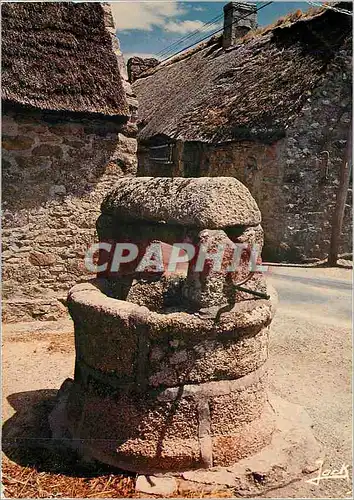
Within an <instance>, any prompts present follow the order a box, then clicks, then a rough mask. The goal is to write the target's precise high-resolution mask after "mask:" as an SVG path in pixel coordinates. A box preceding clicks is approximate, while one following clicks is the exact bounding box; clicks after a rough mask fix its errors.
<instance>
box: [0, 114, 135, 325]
mask: <svg viewBox="0 0 354 500" xmlns="http://www.w3.org/2000/svg"><path fill="white" fill-rule="evenodd" d="M126 129H127V125H117V124H115V123H111V122H107V121H103V120H102V121H93V120H87V119H86V120H83V119H82V120H80V121H78V120H74V119H69V118H68V117H67V116H66V117H63V116H61V117H50V116H48V115H44V114H43V113H40V112H32V113H30V112H28V111H26V112H20V111H16V112H15V111H11V112H10V111H7V112H6V113H4V114H3V121H2V134H3V136H2V137H3V141H4V144H5V147H4V148H3V153H2V200H3V240H2V250H3V269H2V284H3V299H4V305H3V312H4V321H6V322H14V321H31V320H38V319H39V320H54V319H57V318H58V317H60V316H63V315H65V308H64V306H63V305H62V302H65V298H66V294H67V291H68V289H69V288H70V287H71V286H72V285H73V284H74V283H76V282H78V281H82V280H85V279H87V277H88V275H89V274H88V271H87V270H86V269H85V267H84V255H85V251H86V249H87V248H88V247H89V245H90V244H91V243H92V242H93V241H94V240H95V222H96V219H97V217H98V215H99V206H100V202H101V201H102V199H103V197H104V195H105V194H106V193H107V191H108V190H109V189H111V188H112V186H113V185H114V184H115V182H116V181H117V179H119V178H120V177H121V176H124V175H126V176H133V175H135V172H136V158H135V150H136V140H135V138H134V137H127V135H125V134H127V131H126Z"/></svg>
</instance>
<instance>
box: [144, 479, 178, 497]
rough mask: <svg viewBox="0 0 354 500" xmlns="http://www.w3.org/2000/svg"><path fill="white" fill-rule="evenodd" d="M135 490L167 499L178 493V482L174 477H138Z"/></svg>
mask: <svg viewBox="0 0 354 500" xmlns="http://www.w3.org/2000/svg"><path fill="white" fill-rule="evenodd" d="M135 490H136V491H139V492H141V493H148V494H149V495H160V496H162V497H166V496H168V495H172V494H173V493H174V492H175V491H177V482H176V479H175V478H173V477H155V476H138V477H137V478H136V483H135Z"/></svg>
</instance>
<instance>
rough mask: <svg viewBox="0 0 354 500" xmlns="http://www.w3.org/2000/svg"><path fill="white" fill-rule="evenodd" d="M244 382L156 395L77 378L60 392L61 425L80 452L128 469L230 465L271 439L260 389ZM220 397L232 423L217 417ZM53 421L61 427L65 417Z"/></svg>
mask: <svg viewBox="0 0 354 500" xmlns="http://www.w3.org/2000/svg"><path fill="white" fill-rule="evenodd" d="M244 379H245V380H243V379H240V380H239V381H237V382H238V383H237V384H235V383H233V382H231V383H229V385H228V386H224V385H223V384H222V383H221V384H220V387H219V385H218V384H217V383H214V386H213V387H209V386H210V384H205V385H206V386H208V387H205V388H204V387H203V385H202V386H196V385H192V386H190V390H189V389H188V387H189V386H185V387H184V391H183V388H181V387H176V388H172V389H171V391H172V392H171V393H166V394H164V393H162V394H160V396H159V397H157V398H156V394H155V393H154V392H143V393H142V392H138V393H136V392H129V393H126V392H125V391H121V390H118V391H116V392H115V393H112V392H111V393H110V392H109V391H107V386H104V384H97V383H94V382H91V383H89V384H88V385H81V383H80V382H78V381H76V382H74V384H73V385H72V386H71V387H70V388H69V396H68V395H66V400H67V401H68V403H67V407H66V422H67V429H68V430H69V433H70V435H71V436H72V438H73V439H74V440H79V441H80V446H81V452H82V453H84V454H86V455H87V456H91V457H93V458H97V459H99V460H103V461H105V462H107V463H111V464H112V465H116V466H119V467H122V468H125V469H127V470H132V471H139V472H145V473H147V472H149V473H151V472H158V471H165V470H169V471H179V470H180V471H183V470H188V468H198V467H203V466H204V464H205V462H206V461H207V462H209V463H210V464H215V465H217V464H224V465H230V464H232V463H234V461H235V459H241V458H243V457H245V456H247V455H249V453H250V452H256V451H258V450H259V449H261V448H262V447H264V446H265V445H267V444H269V442H270V440H271V436H272V433H273V430H274V414H273V410H272V409H271V407H270V406H269V405H268V403H267V402H266V396H265V395H263V396H262V397H260V395H261V394H262V393H264V391H263V390H261V389H263V387H262V388H261V389H260V388H258V387H257V383H259V382H257V377H256V376H253V377H245V378H244ZM259 381H261V378H260V379H259ZM260 383H261V382H260ZM165 392H166V391H165ZM219 392H220V393H221V396H219V395H218V393H219ZM175 393H177V395H176V394H175ZM250 395H251V396H250ZM220 397H221V398H226V399H227V400H228V399H229V400H230V401H232V403H231V406H232V408H233V410H234V413H233V418H234V419H233V422H232V425H230V423H227V422H226V420H225V417H222V418H220V415H219V413H218V411H217V408H218V404H219V399H220ZM245 403H246V404H245ZM208 408H210V411H209V410H208V411H206V409H208ZM236 409H237V411H236ZM58 420H59V421H60V426H61V428H62V427H63V421H64V420H63V419H58ZM218 420H220V426H219V425H218ZM216 429H217V431H216ZM206 438H207V443H206V442H205V441H206ZM226 442H227V443H228V447H229V450H232V452H230V453H229V454H225V443H226Z"/></svg>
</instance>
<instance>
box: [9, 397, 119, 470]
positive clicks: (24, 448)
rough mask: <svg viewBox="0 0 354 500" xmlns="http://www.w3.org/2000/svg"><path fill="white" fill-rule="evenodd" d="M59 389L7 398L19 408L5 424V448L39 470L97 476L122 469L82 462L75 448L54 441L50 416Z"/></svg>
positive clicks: (21, 462) (13, 458)
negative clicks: (67, 447)
mask: <svg viewBox="0 0 354 500" xmlns="http://www.w3.org/2000/svg"><path fill="white" fill-rule="evenodd" d="M56 396H57V391H56V390H39V391H29V392H19V393H16V394H11V395H10V396H8V398H7V400H8V402H9V403H10V404H11V406H12V407H13V408H14V410H16V413H15V414H14V415H13V416H12V417H11V418H9V419H8V420H7V421H6V422H5V423H4V425H3V428H2V451H3V452H4V453H5V455H6V456H7V458H9V459H10V460H11V461H12V462H15V463H16V464H18V465H21V466H23V467H31V468H34V469H36V470H37V471H38V472H50V473H55V474H63V475H67V476H72V477H95V476H100V475H102V474H107V473H115V474H120V475H121V474H122V471H118V470H117V469H113V468H112V467H108V466H105V465H103V464H98V463H97V462H92V463H91V462H90V463H88V462H83V461H82V460H80V458H79V457H78V455H77V454H76V453H75V452H74V451H73V450H68V449H66V448H64V447H58V446H57V445H54V444H53V441H52V439H51V431H50V427H49V421H48V416H49V414H50V412H51V411H52V409H53V408H54V405H55V403H56Z"/></svg>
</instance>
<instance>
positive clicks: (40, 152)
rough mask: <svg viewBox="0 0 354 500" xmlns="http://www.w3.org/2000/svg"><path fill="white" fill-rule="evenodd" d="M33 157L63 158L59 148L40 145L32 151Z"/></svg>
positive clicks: (51, 145) (50, 145)
mask: <svg viewBox="0 0 354 500" xmlns="http://www.w3.org/2000/svg"><path fill="white" fill-rule="evenodd" d="M32 155H33V156H50V157H54V158H61V157H62V156H63V150H62V148H61V147H60V146H56V145H53V144H41V145H40V146H36V147H35V148H33V150H32Z"/></svg>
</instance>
